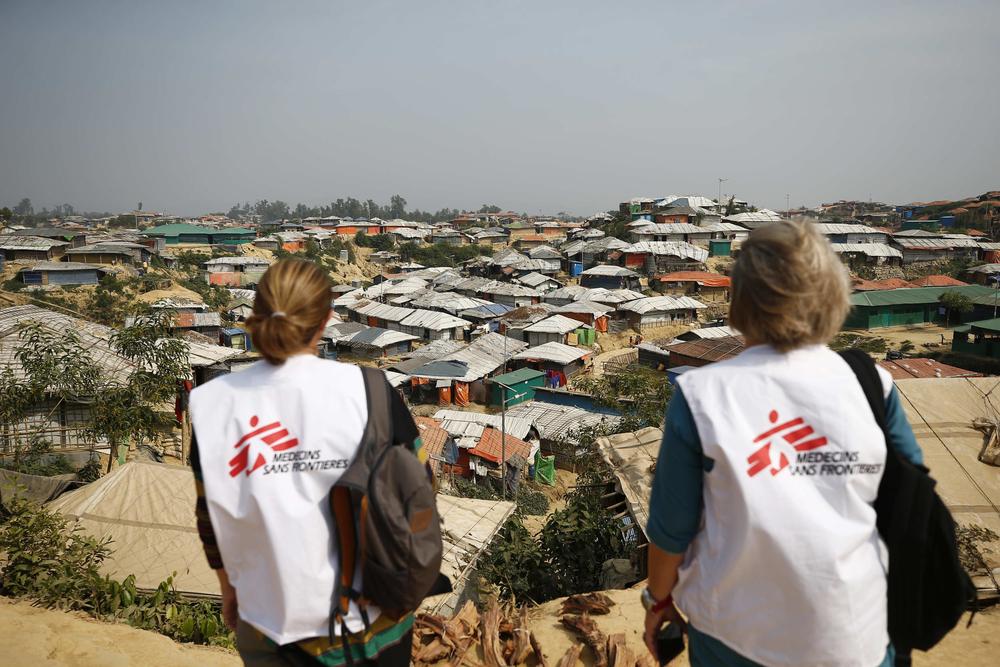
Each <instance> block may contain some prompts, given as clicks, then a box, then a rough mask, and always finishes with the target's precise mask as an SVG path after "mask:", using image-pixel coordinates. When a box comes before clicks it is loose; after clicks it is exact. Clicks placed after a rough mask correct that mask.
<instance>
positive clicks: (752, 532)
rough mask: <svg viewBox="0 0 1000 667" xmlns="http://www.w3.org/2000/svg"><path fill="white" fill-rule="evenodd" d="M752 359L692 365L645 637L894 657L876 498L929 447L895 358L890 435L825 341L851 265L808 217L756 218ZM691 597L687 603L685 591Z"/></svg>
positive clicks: (750, 266)
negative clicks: (917, 428) (668, 634)
mask: <svg viewBox="0 0 1000 667" xmlns="http://www.w3.org/2000/svg"><path fill="white" fill-rule="evenodd" d="M732 279H733V291H732V304H731V312H730V324H731V325H732V326H733V327H734V328H735V329H737V330H739V331H740V332H742V334H743V335H744V336H745V338H746V345H747V347H746V349H745V350H744V351H743V352H742V353H741V354H740V355H738V356H737V357H735V358H733V359H729V360H726V361H722V362H719V363H715V364H711V365H709V366H705V367H702V368H698V369H694V370H691V371H688V372H687V373H684V374H683V375H681V376H680V377H679V378H678V380H677V387H676V389H675V391H674V395H673V398H672V399H671V402H670V406H669V408H668V411H667V418H666V424H665V428H664V434H663V444H662V446H661V449H660V454H659V460H658V463H657V466H656V474H655V478H654V481H653V491H652V497H651V499H650V513H649V523H648V526H647V534H648V536H649V540H650V547H649V582H648V588H647V589H646V590H645V591H644V593H643V603H644V605H645V606H646V608H647V614H646V635H645V636H646V642H647V645H648V646H649V647H650V650H655V645H656V635H657V632H658V631H659V629H660V627H661V626H662V625H663V623H664V622H666V621H667V620H671V621H675V622H681V617H680V614H679V613H678V609H677V607H679V608H680V610H682V611H683V612H684V614H685V616H686V617H687V619H688V623H689V625H688V636H689V642H690V656H691V664H692V665H713V666H718V665H721V666H729V665H733V666H735V665H740V666H743V667H745V666H747V665H758V664H759V665H787V666H789V667H791V666H793V665H795V666H800V665H823V666H824V667H841V666H842V667H876V665H891V664H892V661H893V660H894V653H893V651H892V648H891V646H890V645H889V638H888V632H887V620H886V613H887V612H886V561H885V560H884V558H883V550H884V546H883V545H882V544H881V541H880V539H879V536H878V532H877V530H876V526H875V510H874V509H873V507H872V503H873V502H874V500H875V496H876V492H877V490H878V486H879V482H880V480H881V471H882V466H883V465H884V462H885V457H886V452H887V449H886V447H887V446H889V447H893V448H895V449H896V450H897V451H899V452H900V453H901V454H902V455H903V456H905V457H907V458H908V459H909V460H911V461H913V462H914V463H920V462H921V459H922V455H921V452H920V448H919V447H918V446H917V443H916V440H915V439H914V437H913V432H912V431H911V430H910V427H909V424H908V423H907V421H906V417H905V415H904V413H903V411H902V409H901V407H900V403H899V397H898V395H897V394H896V391H895V388H894V387H893V384H892V378H891V377H890V376H889V374H888V373H886V372H885V371H882V370H881V369H879V374H880V376H881V379H882V385H883V394H884V397H885V401H886V426H887V429H886V431H887V433H888V434H889V437H888V438H887V437H885V435H884V434H883V432H882V430H881V428H880V427H879V425H878V424H877V423H876V422H875V417H874V416H873V414H872V411H871V408H870V406H869V404H868V402H867V400H866V398H865V395H864V392H863V391H862V389H861V386H860V385H859V384H858V381H857V379H856V376H855V375H854V373H853V371H852V370H851V368H850V366H848V364H847V362H846V361H844V359H843V358H841V357H840V356H839V355H838V354H836V353H835V352H833V351H831V350H830V349H829V348H828V347H826V344H827V343H828V342H829V341H830V339H831V338H832V337H833V336H834V335H835V334H836V333H837V331H839V330H840V328H841V326H842V325H843V323H844V319H845V318H846V316H847V313H848V311H849V309H850V300H849V296H850V288H849V283H848V275H847V271H846V270H845V268H844V266H843V265H842V264H841V262H840V261H839V259H838V258H837V256H836V254H835V253H834V252H833V249H832V248H831V247H830V244H829V243H828V242H827V240H826V239H825V238H824V237H823V236H822V235H820V234H819V233H818V232H817V231H816V229H815V228H814V227H812V226H811V225H810V224H808V223H794V222H780V223H775V224H771V225H767V226H765V227H761V228H760V229H757V230H756V231H754V232H753V233H752V234H751V235H750V237H749V239H748V240H747V241H746V242H745V243H744V244H743V247H742V249H741V251H740V254H739V256H738V257H737V259H736V265H735V267H734V269H733V275H732ZM674 597H676V601H677V607H675V606H674Z"/></svg>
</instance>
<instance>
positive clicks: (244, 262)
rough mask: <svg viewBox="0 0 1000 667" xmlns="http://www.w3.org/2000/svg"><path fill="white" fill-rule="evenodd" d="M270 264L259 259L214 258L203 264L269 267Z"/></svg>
mask: <svg viewBox="0 0 1000 667" xmlns="http://www.w3.org/2000/svg"><path fill="white" fill-rule="evenodd" d="M270 264H271V262H269V261H268V260H266V259H262V258H260V257H216V258H215V259H210V260H208V261H207V262H205V265H206V266H258V265H259V266H269V265H270Z"/></svg>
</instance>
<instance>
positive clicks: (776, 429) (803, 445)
mask: <svg viewBox="0 0 1000 667" xmlns="http://www.w3.org/2000/svg"><path fill="white" fill-rule="evenodd" d="M767 418H768V421H770V422H771V423H772V424H774V423H776V422H777V421H778V412H777V410H771V414H769V415H768V416H767ZM815 434H816V431H814V430H813V427H812V426H809V425H808V424H806V423H805V421H803V419H802V418H801V417H798V418H796V419H791V420H789V421H786V422H784V423H783V424H778V425H777V426H773V427H771V428H770V429H768V430H766V431H764V432H763V433H761V434H760V435H758V436H757V437H756V438H754V439H753V442H754V444H757V443H759V442H763V443H764V444H763V445H761V446H760V448H759V449H757V450H756V451H755V452H754V453H753V454H751V455H750V456H748V457H747V463H749V464H750V468H749V469H748V470H747V475H749V476H750V477H753V476H754V475H756V474H757V473H759V472H761V471H762V470H764V469H765V468H769V469H770V471H771V475H772V476H774V475H777V474H778V473H779V472H781V471H782V470H784V469H785V468H786V467H788V456H786V454H785V451H787V452H788V453H789V454H792V456H794V454H793V453H792V452H808V451H809V450H811V449H816V448H817V447H822V446H823V445H825V444H826V438H824V437H821V436H820V437H810V436H813V435H815ZM772 444H773V445H774V448H775V449H776V450H778V451H777V459H778V463H777V465H772V459H773V455H772V452H771V445H772ZM781 450H785V451H781Z"/></svg>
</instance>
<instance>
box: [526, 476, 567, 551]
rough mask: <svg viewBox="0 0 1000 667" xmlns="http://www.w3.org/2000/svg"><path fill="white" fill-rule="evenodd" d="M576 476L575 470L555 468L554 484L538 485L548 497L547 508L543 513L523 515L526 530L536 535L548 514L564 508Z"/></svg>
mask: <svg viewBox="0 0 1000 667" xmlns="http://www.w3.org/2000/svg"><path fill="white" fill-rule="evenodd" d="M576 478H577V474H576V473H575V472H570V471H569V470H560V469H559V468H556V485H555V486H547V485H545V484H539V485H538V487H539V489H541V492H542V493H544V494H545V497H546V498H548V499H549V509H548V511H547V512H546V513H545V514H544V515H538V516H525V517H523V518H522V519H521V523H522V524H524V527H525V528H527V529H528V532H530V533H531V534H532V535H537V534H538V533H539V532H540V531H541V530H542V527H543V526H544V525H545V521H546V520H547V519H548V518H549V515H550V514H552V513H553V512H558V511H559V510H561V509H565V507H566V494H568V493H569V492H570V491H571V490H572V488H573V486H574V485H575V484H576Z"/></svg>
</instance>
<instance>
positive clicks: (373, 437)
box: [361, 366, 393, 466]
mask: <svg viewBox="0 0 1000 667" xmlns="http://www.w3.org/2000/svg"><path fill="white" fill-rule="evenodd" d="M361 377H362V378H364V381H365V395H366V396H367V400H368V423H367V425H366V426H365V435H364V438H363V439H362V441H361V446H362V447H363V448H364V451H363V453H364V454H365V456H366V458H367V463H368V465H369V466H371V465H372V464H373V463H374V461H375V460H376V458H377V457H378V455H379V453H380V452H381V450H382V449H383V448H384V447H387V446H391V445H392V444H393V428H392V395H391V394H390V393H389V392H391V391H392V387H391V386H390V385H389V381H388V380H386V379H385V373H383V372H382V371H381V370H379V369H377V368H370V367H368V366H361Z"/></svg>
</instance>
